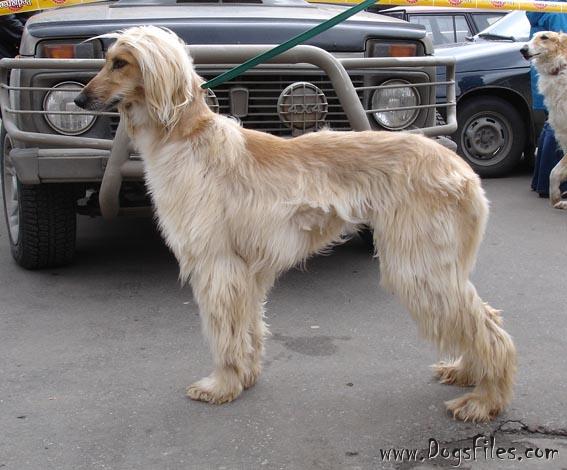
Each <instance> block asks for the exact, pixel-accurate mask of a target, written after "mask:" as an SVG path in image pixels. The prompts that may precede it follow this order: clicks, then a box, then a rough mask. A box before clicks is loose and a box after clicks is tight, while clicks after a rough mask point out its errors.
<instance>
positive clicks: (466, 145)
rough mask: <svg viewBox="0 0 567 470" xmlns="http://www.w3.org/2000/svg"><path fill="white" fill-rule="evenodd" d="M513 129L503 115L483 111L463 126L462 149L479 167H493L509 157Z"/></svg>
mask: <svg viewBox="0 0 567 470" xmlns="http://www.w3.org/2000/svg"><path fill="white" fill-rule="evenodd" d="M512 135H513V132H512V127H511V125H510V123H509V122H508V120H507V119H506V118H505V117H504V116H502V115H501V114H498V113H495V112H489V111H483V112H480V113H477V114H475V115H473V116H471V117H470V118H469V119H468V120H467V121H466V122H465V124H464V126H463V132H462V133H461V149H462V150H463V152H464V154H465V157H467V158H468V159H469V160H470V161H472V162H473V163H475V164H476V165H479V166H492V165H496V164H497V163H500V162H501V161H503V160H505V159H506V158H507V157H508V154H509V152H510V149H511V148H512Z"/></svg>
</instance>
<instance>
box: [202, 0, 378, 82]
mask: <svg viewBox="0 0 567 470" xmlns="http://www.w3.org/2000/svg"><path fill="white" fill-rule="evenodd" d="M377 1H380V0H364V2H362V3H359V4H358V5H355V6H353V7H351V8H349V9H348V10H345V11H343V12H342V13H339V14H338V15H336V16H333V17H332V18H330V19H328V20H327V21H324V22H323V23H321V24H318V25H317V26H315V27H314V28H311V29H308V30H307V31H305V32H303V33H301V34H298V35H297V36H295V37H293V38H291V39H290V40H288V41H286V42H284V43H283V44H280V45H279V46H276V47H274V48H273V49H270V50H269V51H266V52H263V53H262V54H258V55H257V56H255V57H252V58H251V59H248V60H247V61H246V62H244V63H243V64H240V65H239V66H237V67H234V68H233V69H230V70H227V71H226V72H224V73H221V74H220V75H219V76H217V77H215V78H213V79H212V80H209V81H208V82H206V83H203V84H202V85H201V88H214V87H216V86H219V85H221V84H222V83H224V82H228V81H229V80H232V79H233V78H235V77H238V76H239V75H242V74H243V73H244V72H246V71H247V70H248V69H251V68H252V67H255V66H256V65H258V64H261V63H262V62H266V61H268V60H270V59H272V58H273V57H276V56H278V55H280V54H281V53H283V52H285V51H287V50H289V49H291V48H292V47H295V46H297V45H298V44H301V43H302V42H305V41H307V40H308V39H311V38H312V37H313V36H317V35H318V34H321V33H322V32H324V31H327V30H328V29H330V28H332V27H333V26H335V25H337V24H339V23H342V22H343V21H345V20H346V19H348V18H350V17H351V16H352V15H355V14H356V13H358V12H359V11H362V10H364V9H365V8H367V7H369V6H370V5H373V4H374V3H376V2H377Z"/></svg>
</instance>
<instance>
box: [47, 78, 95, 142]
mask: <svg viewBox="0 0 567 470" xmlns="http://www.w3.org/2000/svg"><path fill="white" fill-rule="evenodd" d="M54 88H55V90H51V91H50V92H48V93H47V94H46V95H45V98H44V100H43V109H44V111H83V110H82V109H80V108H79V107H78V106H77V105H76V104H75V103H74V102H73V100H74V99H75V98H76V96H77V95H78V94H79V93H80V91H81V90H82V89H83V88H84V85H83V84H82V83H77V82H61V83H58V84H57V85H55V86H54ZM57 88H64V89H65V90H57ZM67 90H69V91H67ZM71 90H77V91H71ZM95 119H96V117H95V116H92V115H85V116H79V115H73V114H46V115H45V120H46V121H47V124H49V125H50V126H51V127H52V128H53V129H54V130H56V131H57V132H59V133H60V134H66V135H77V134H82V133H83V132H86V131H88V130H89V129H90V128H91V126H92V125H93V124H94V122H95Z"/></svg>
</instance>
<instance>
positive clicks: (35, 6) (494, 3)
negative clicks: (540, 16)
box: [0, 0, 567, 16]
mask: <svg viewBox="0 0 567 470" xmlns="http://www.w3.org/2000/svg"><path fill="white" fill-rule="evenodd" d="M98 1H101V0H0V16H2V15H9V14H12V13H23V12H26V11H36V10H47V9H49V8H56V7H62V6H69V5H78V4H82V3H93V2H98ZM308 1H310V2H311V3H337V4H341V5H356V4H358V3H360V1H359V0H308ZM379 3H380V5H391V6H394V5H400V6H408V5H414V6H424V7H454V8H482V9H486V10H524V11H546V12H550V13H565V12H567V3H564V2H547V1H534V0H380V2H379Z"/></svg>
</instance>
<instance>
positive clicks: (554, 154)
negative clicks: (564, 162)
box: [532, 122, 567, 197]
mask: <svg viewBox="0 0 567 470" xmlns="http://www.w3.org/2000/svg"><path fill="white" fill-rule="evenodd" d="M562 158H563V152H562V150H561V147H560V146H559V144H558V143H557V141H556V140H555V133H554V132H553V129H552V128H551V126H550V125H549V123H548V122H546V123H545V124H544V126H543V129H542V130H541V134H540V135H539V140H538V144H537V154H536V161H535V168H534V176H533V178H532V189H533V190H534V191H535V192H536V193H538V194H539V195H540V196H541V197H549V174H550V173H551V170H553V168H554V167H555V165H557V163H558V162H559V160H561V159H562ZM561 191H562V192H563V191H567V182H565V183H563V184H562V185H561Z"/></svg>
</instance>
